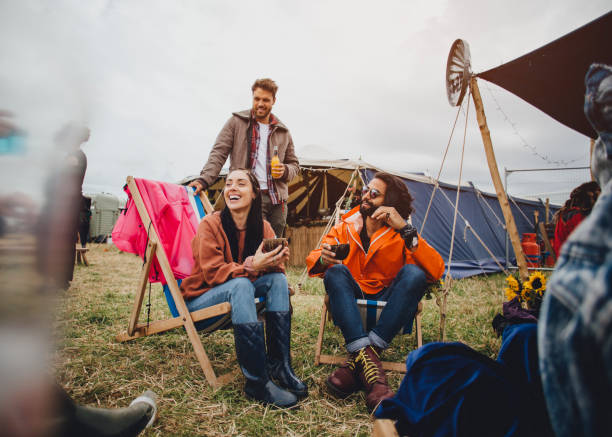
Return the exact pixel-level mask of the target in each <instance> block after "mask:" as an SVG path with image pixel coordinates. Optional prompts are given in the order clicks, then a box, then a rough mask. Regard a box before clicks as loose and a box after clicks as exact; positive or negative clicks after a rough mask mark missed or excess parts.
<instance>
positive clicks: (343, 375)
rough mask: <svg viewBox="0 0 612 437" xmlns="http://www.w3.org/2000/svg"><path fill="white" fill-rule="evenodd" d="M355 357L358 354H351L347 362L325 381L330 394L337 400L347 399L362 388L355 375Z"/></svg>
mask: <svg viewBox="0 0 612 437" xmlns="http://www.w3.org/2000/svg"><path fill="white" fill-rule="evenodd" d="M355 356H356V354H350V355H349V357H348V359H347V360H346V362H345V363H344V364H343V365H341V366H340V367H338V368H337V369H336V370H334V371H333V373H332V374H331V375H329V376H328V377H327V380H326V381H325V385H327V389H328V390H329V392H330V393H331V394H332V395H334V396H336V397H337V398H341V399H342V398H345V397H347V396H349V395H351V394H353V393H355V392H356V391H357V390H359V389H360V388H361V383H360V382H359V379H357V375H356V373H355Z"/></svg>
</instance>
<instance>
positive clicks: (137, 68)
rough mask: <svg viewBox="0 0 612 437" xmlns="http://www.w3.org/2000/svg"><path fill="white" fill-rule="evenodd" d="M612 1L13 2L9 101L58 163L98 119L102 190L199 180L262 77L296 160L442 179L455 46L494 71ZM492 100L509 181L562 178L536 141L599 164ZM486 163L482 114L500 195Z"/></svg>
mask: <svg viewBox="0 0 612 437" xmlns="http://www.w3.org/2000/svg"><path fill="white" fill-rule="evenodd" d="M607 3H608V2H605V1H592V2H589V3H588V4H584V3H583V2H579V1H577V0H576V1H561V2H554V3H553V2H548V3H544V4H542V3H534V2H529V1H526V0H525V1H522V0H521V1H515V2H512V3H507V4H492V3H490V2H485V1H469V2H450V1H441V0H440V1H416V2H405V1H400V0H396V1H383V2H379V3H377V4H374V3H371V2H365V1H363V2H362V1H334V2H325V3H323V2H307V1H296V2H284V1H280V0H278V1H263V0H262V1H258V2H248V1H237V2H224V1H212V2H200V1H195V0H191V1H182V2H171V3H168V2H163V1H144V0H142V1H137V0H134V1H129V2H126V1H120V2H115V1H103V0H91V1H88V2H80V1H76V0H73V1H69V0H64V1H59V2H54V3H53V6H50V5H49V4H48V3H47V2H44V1H42V0H40V1H34V0H30V1H17V0H12V1H10V0H9V1H4V2H2V4H0V28H1V29H2V30H0V32H1V36H2V38H0V79H1V80H0V99H1V101H2V105H3V106H6V107H7V108H8V109H12V110H13V111H14V112H16V113H17V114H18V119H19V121H20V123H21V124H22V125H23V127H24V128H26V129H28V131H29V132H30V138H31V139H33V140H34V139H35V140H36V141H35V142H36V144H37V146H36V147H39V148H40V149H41V150H43V149H44V150H46V151H47V153H52V142H51V141H50V138H52V135H53V133H54V132H55V131H56V130H57V129H59V127H60V125H61V124H62V123H63V122H65V121H67V120H69V119H78V120H85V121H87V122H88V123H89V124H90V127H91V129H92V136H91V140H90V142H89V143H88V144H87V145H86V146H85V151H86V153H87V154H88V157H89V168H88V171H87V175H86V178H85V187H86V188H87V187H90V188H91V189H92V190H94V189H95V190H101V191H107V192H113V193H116V194H119V193H120V192H121V187H122V185H123V183H124V180H125V177H126V176H127V175H137V176H143V177H148V178H151V179H161V180H179V179H181V178H182V177H183V176H185V175H186V174H194V173H197V172H199V170H200V169H201V167H202V166H203V164H204V162H205V160H206V158H207V156H208V153H209V151H210V148H211V146H212V144H213V142H214V139H215V137H216V135H217V133H218V131H219V130H220V128H221V126H222V125H223V123H224V122H225V120H226V119H227V118H228V117H229V116H230V114H231V112H232V111H236V110H241V109H245V108H247V107H249V106H250V85H251V83H252V82H253V80H254V79H255V78H258V77H272V78H274V79H275V80H276V81H277V82H278V84H279V85H280V89H279V94H278V100H277V104H276V105H275V109H274V111H275V113H276V114H278V116H279V117H280V118H281V119H282V120H283V121H284V122H285V123H286V124H287V125H288V126H289V128H290V129H291V132H292V135H293V138H294V141H295V143H296V145H297V146H298V147H300V146H303V145H308V144H314V145H318V146H324V147H328V148H329V150H330V151H331V152H332V153H334V154H336V155H339V156H345V157H348V158H357V157H359V156H361V157H362V158H363V159H364V160H366V161H371V162H372V163H374V164H377V165H380V166H382V167H387V168H393V169H402V170H410V171H425V170H427V171H429V172H430V173H432V174H434V175H435V174H436V173H437V171H438V168H439V165H440V162H441V159H442V155H443V151H444V148H445V146H446V144H447V142H448V138H449V135H450V130H451V127H452V123H453V121H454V118H455V114H456V112H455V111H456V109H453V108H451V107H450V106H448V103H447V101H446V94H445V85H444V71H445V64H446V57H447V54H448V50H449V48H450V45H451V43H452V41H453V40H454V39H456V38H460V37H461V38H465V39H467V41H468V42H469V43H470V47H471V51H472V58H473V65H474V70H475V71H482V70H484V69H488V68H491V67H494V66H496V65H498V64H500V63H502V62H505V61H509V60H511V59H513V58H515V57H517V56H520V55H522V54H524V53H526V52H528V51H531V50H533V49H535V48H537V47H539V46H541V45H543V44H545V43H547V42H549V41H551V40H553V39H555V38H558V37H559V36H562V35H563V34H565V33H567V32H569V31H571V30H574V29H575V28H577V27H579V26H581V25H583V24H585V23H586V22H588V21H590V20H592V19H594V18H596V17H598V16H600V15H602V14H603V13H605V12H607V10H608V9H609V5H608V4H607ZM488 87H489V88H487V85H485V84H481V94H482V95H483V99H484V104H485V109H486V111H487V117H488V120H489V126H490V129H491V132H492V137H493V142H494V145H495V148H496V152H497V158H498V164H499V166H500V168H502V171H503V167H508V168H519V167H523V168H524V167H538V166H545V167H546V166H551V164H550V163H548V162H546V161H545V160H542V159H540V158H538V157H537V156H536V155H534V154H533V150H532V149H530V148H528V147H525V145H524V144H523V143H528V144H529V145H531V146H533V147H535V148H536V150H537V152H538V153H539V154H541V155H543V156H547V157H549V158H550V160H551V161H571V162H573V163H576V164H578V163H579V164H580V165H584V164H585V163H587V162H588V155H587V150H588V140H587V139H585V138H583V137H582V136H580V135H578V134H576V133H574V132H573V131H571V130H570V129H568V128H565V127H563V126H561V125H559V124H558V123H557V122H555V121H554V120H551V119H550V118H548V117H547V116H545V115H543V114H541V113H539V112H538V111H537V110H535V109H533V108H531V107H529V105H527V104H526V103H525V102H522V101H521V100H520V99H518V98H516V97H515V96H512V95H510V94H509V93H507V92H505V91H503V90H501V89H499V88H497V87H495V86H493V85H488ZM489 89H490V90H491V91H489ZM491 94H492V95H493V96H494V98H493V97H492V96H491ZM498 106H499V107H500V108H502V109H503V111H504V113H505V114H506V116H505V117H504V116H503V115H502V113H501V111H499V109H498ZM508 118H509V119H510V121H512V122H513V123H515V127H512V126H511V125H510V124H509V121H508ZM464 123H465V119H464V115H462V116H461V117H460V121H459V122H458V127H457V131H456V132H455V137H454V141H453V150H452V152H451V154H449V158H448V163H447V167H445V172H444V173H443V175H444V177H445V178H446V179H447V180H449V181H451V182H456V180H457V178H458V162H459V152H458V151H459V146H460V145H461V143H462V141H461V140H462V137H463V126H464V125H465V124H464ZM519 135H520V137H522V138H523V140H521V139H520V137H519ZM457 138H458V139H457ZM483 159H484V158H483V153H482V143H481V139H480V133H479V131H478V127H477V125H476V121H475V118H474V114H473V112H472V113H471V114H470V120H468V130H467V136H466V155H465V164H464V175H463V180H473V181H475V182H478V183H480V184H483V185H484V186H490V185H487V184H490V183H489V180H490V176H489V175H488V168H487V167H486V165H485V164H484V161H483ZM534 177H535V176H534ZM537 177H538V178H539V179H540V180H550V177H549V176H548V175H544V174H541V175H539V176H537ZM575 182H576V181H575V180H571V178H569V177H568V179H567V181H565V182H564V181H558V182H556V184H555V187H553V188H556V187H561V186H563V187H565V188H567V189H569V188H571V187H569V185H570V184H574V183H575Z"/></svg>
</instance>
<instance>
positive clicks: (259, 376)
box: [234, 322, 297, 408]
mask: <svg viewBox="0 0 612 437" xmlns="http://www.w3.org/2000/svg"><path fill="white" fill-rule="evenodd" d="M234 341H235V342H236V355H237V357H238V363H239V364H240V370H242V373H243V374H244V377H245V378H246V384H245V385H244V392H245V393H246V394H247V396H250V397H251V398H253V399H255V400H258V401H260V402H263V403H265V404H272V405H275V406H277V407H280V408H289V407H293V406H294V405H295V404H297V397H296V396H295V395H294V394H293V393H290V392H288V391H287V390H283V389H282V388H280V387H279V386H277V385H276V384H274V382H272V381H271V380H270V377H269V375H268V369H267V365H266V361H267V360H266V345H265V341H264V328H263V323H262V322H255V323H241V324H237V325H234Z"/></svg>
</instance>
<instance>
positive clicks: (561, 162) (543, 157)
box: [484, 82, 582, 166]
mask: <svg viewBox="0 0 612 437" xmlns="http://www.w3.org/2000/svg"><path fill="white" fill-rule="evenodd" d="M484 84H485V86H486V88H487V90H489V94H490V95H491V98H492V99H493V101H494V102H495V105H496V106H497V108H496V109H497V110H498V111H499V112H500V113H501V114H502V116H503V118H504V120H505V121H506V122H507V123H508V124H509V125H510V126H512V130H513V131H514V135H516V136H517V137H518V138H519V139H520V140H521V143H522V146H523V147H524V148H526V149H528V150H530V151H531V154H532V155H534V156H537V157H538V158H540V159H541V160H543V161H546V162H547V163H549V164H552V165H557V166H560V165H565V166H567V165H568V164H571V163H574V162H577V161H580V160H581V159H582V157H580V158H576V159H572V160H570V161H566V160H557V161H555V160H552V159H550V157H548V156H547V155H542V154H541V153H540V152H538V150H537V149H536V147H535V146H533V145H531V144H529V143H528V142H527V141H526V140H525V138H524V137H523V136H522V135H521V134H520V132H519V131H518V129H517V127H516V123H514V122H513V121H512V120H510V117H508V115H507V114H506V113H505V112H504V110H503V109H502V107H501V105H500V104H499V102H498V101H497V99H496V98H495V95H494V94H493V91H492V90H491V88H490V87H489V85H488V84H487V83H486V82H484Z"/></svg>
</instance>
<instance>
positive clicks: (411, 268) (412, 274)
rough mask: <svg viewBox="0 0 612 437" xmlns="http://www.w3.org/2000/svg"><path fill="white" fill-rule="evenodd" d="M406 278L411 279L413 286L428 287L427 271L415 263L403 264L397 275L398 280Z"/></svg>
mask: <svg viewBox="0 0 612 437" xmlns="http://www.w3.org/2000/svg"><path fill="white" fill-rule="evenodd" d="M404 279H406V280H409V281H410V286H411V288H412V287H418V288H422V289H425V287H427V276H426V275H425V272H424V271H423V270H422V269H421V268H420V267H418V266H416V265H414V264H406V265H405V266H403V267H402V268H401V269H400V270H399V272H398V273H397V276H396V277H395V280H396V281H397V280H404Z"/></svg>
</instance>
